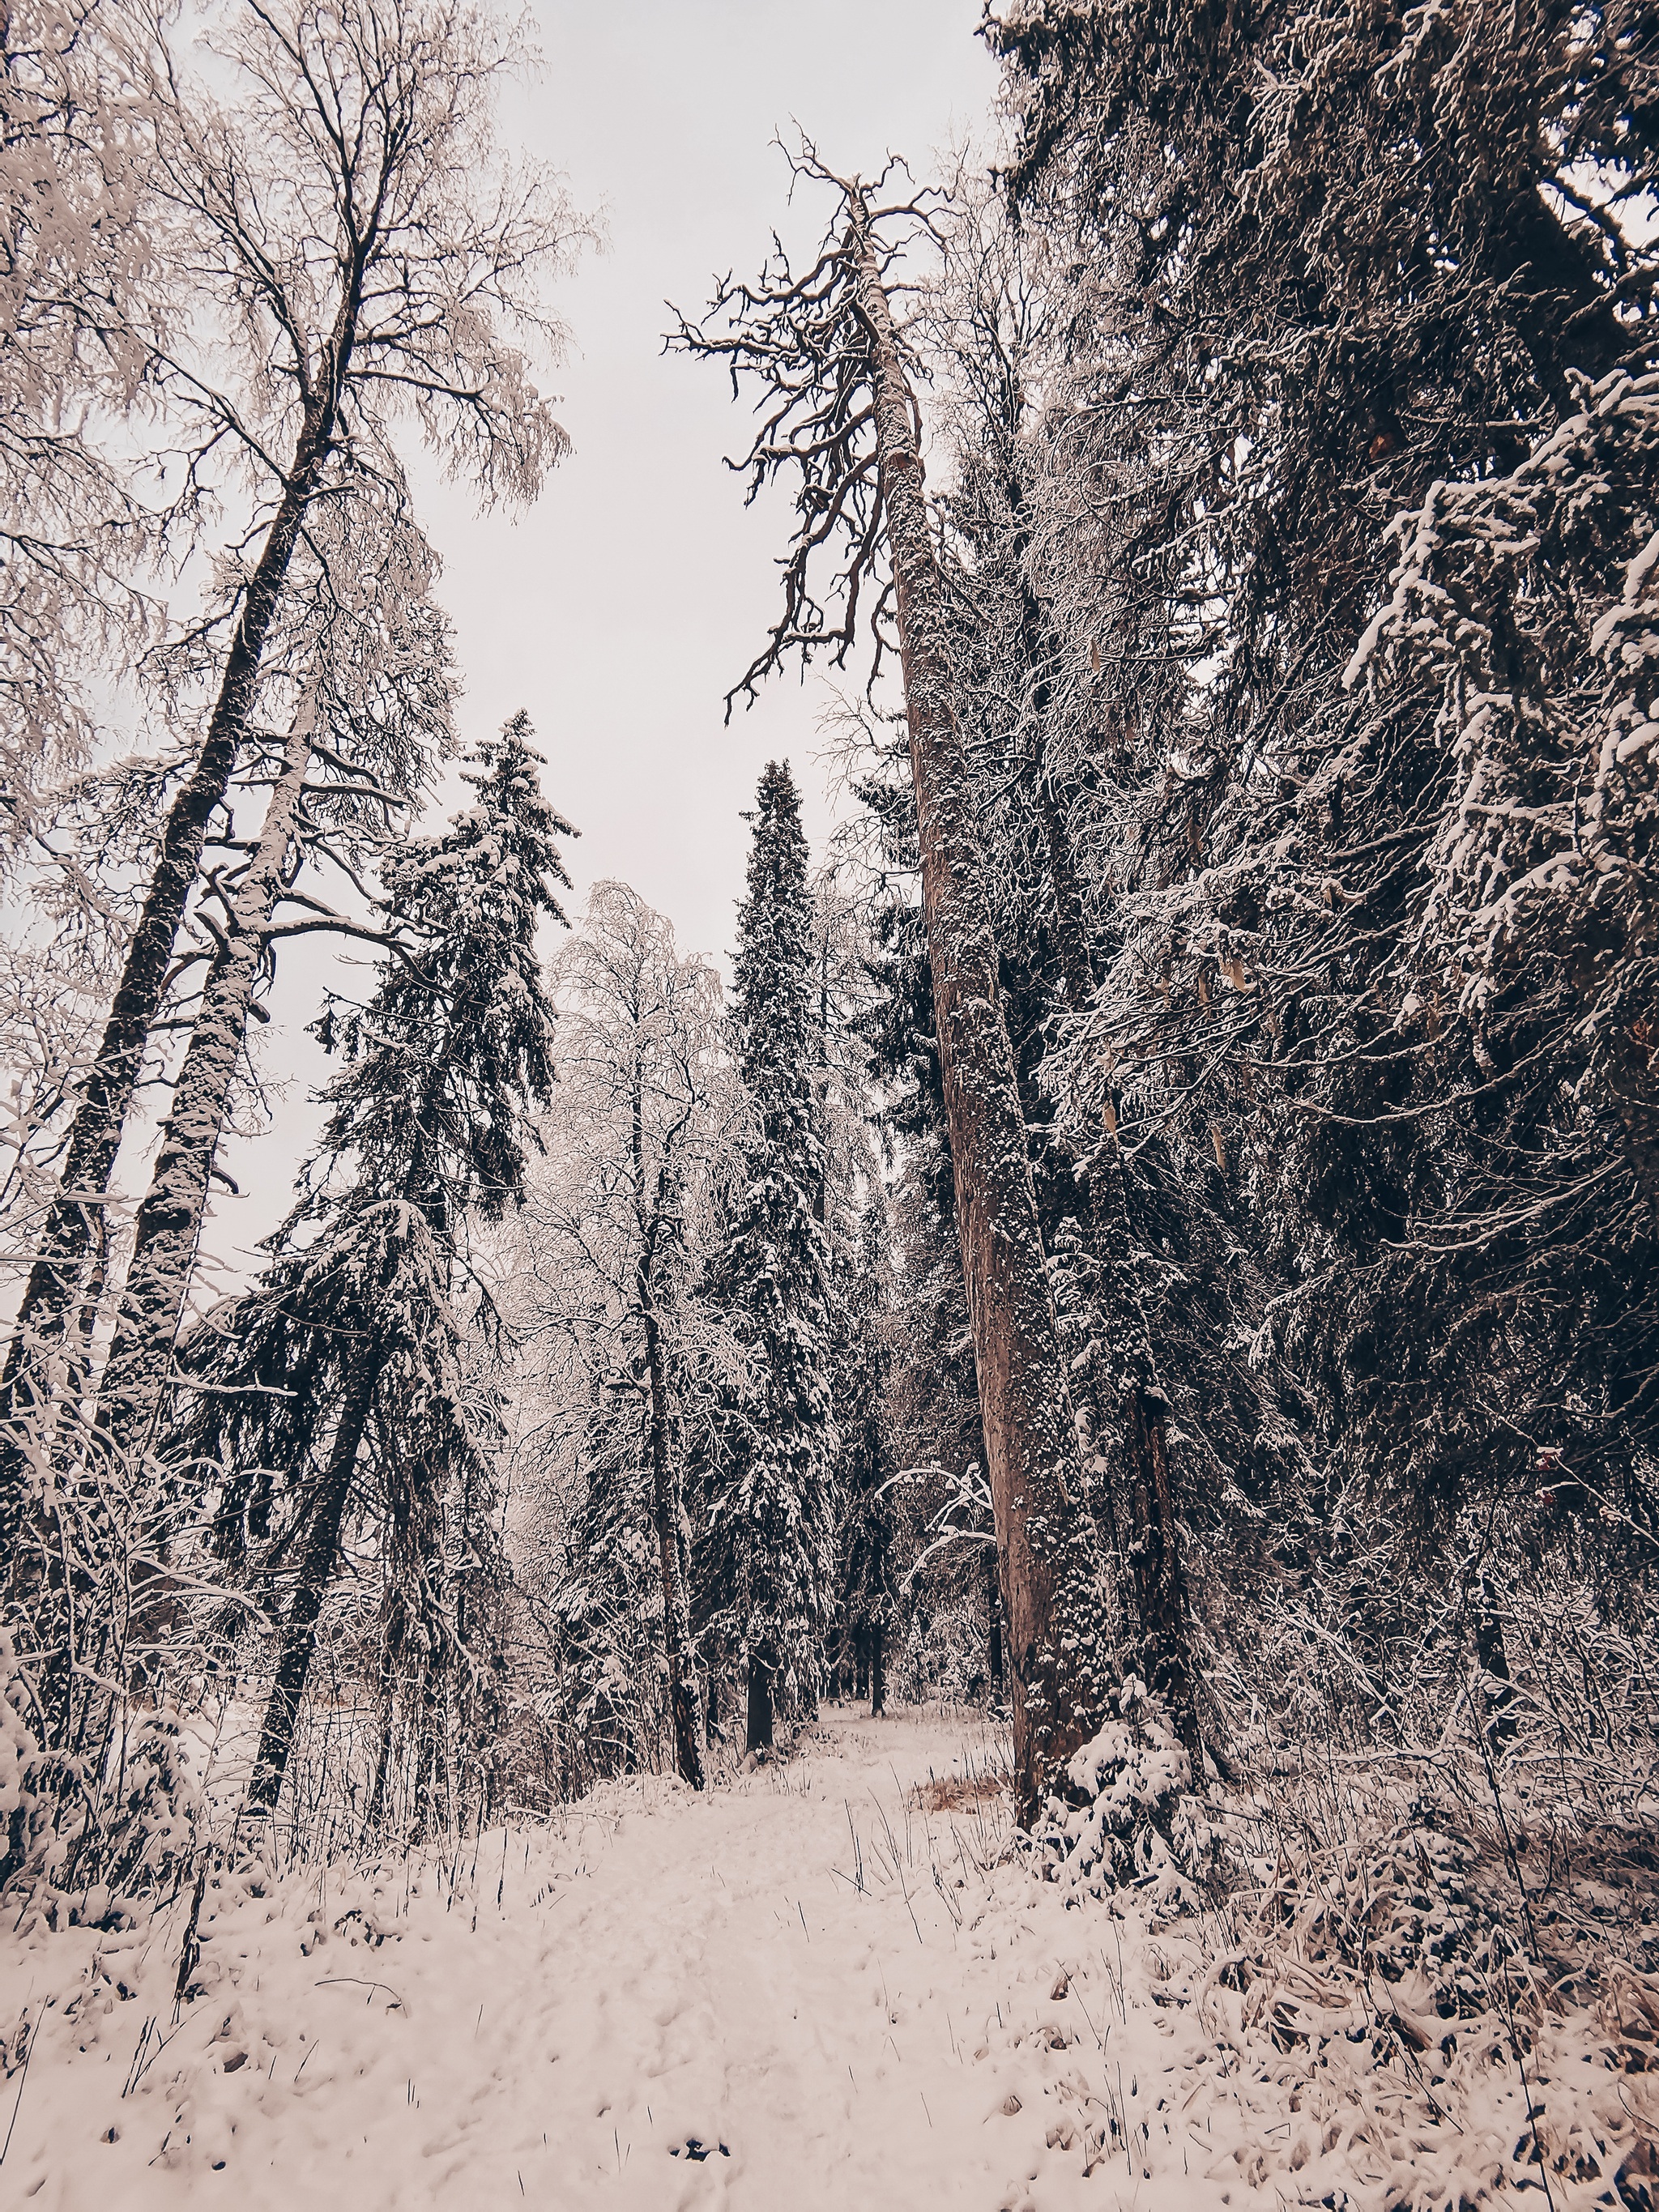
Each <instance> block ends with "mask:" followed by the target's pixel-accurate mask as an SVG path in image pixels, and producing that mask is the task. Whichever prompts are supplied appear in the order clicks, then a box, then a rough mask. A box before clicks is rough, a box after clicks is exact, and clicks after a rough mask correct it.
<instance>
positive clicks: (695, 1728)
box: [644, 1291, 708, 1790]
mask: <svg viewBox="0 0 1659 2212" xmlns="http://www.w3.org/2000/svg"><path fill="white" fill-rule="evenodd" d="M649 1295H650V1294H649V1291H645V1292H644V1296H645V1297H647V1300H648V1298H649ZM645 1354H646V1370H647V1375H648V1377H649V1380H650V1387H651V1504H652V1512H653V1517H654V1519H655V1521H656V1525H657V1553H658V1557H659V1559H660V1560H661V1562H662V1619H663V1633H664V1639H665V1643H666V1644H667V1648H668V1695H669V1701H670V1704H671V1706H672V1708H673V1714H674V1757H675V1763H676V1765H678V1769H679V1775H680V1779H681V1781H683V1782H689V1783H690V1785H691V1787H692V1788H693V1789H694V1790H701V1789H702V1788H703V1787H704V1785H705V1784H706V1783H707V1781H708V1774H707V1772H706V1771H705V1768H704V1765H703V1750H702V1746H703V1726H702V1694H701V1692H700V1691H699V1689H698V1686H697V1670H696V1665H695V1664H694V1662H693V1659H692V1652H691V1605H690V1598H689V1596H688V1595H687V1592H686V1587H685V1582H684V1577H682V1575H681V1573H680V1547H679V1535H678V1528H679V1519H680V1486H679V1484H678V1481H677V1480H675V1470H674V1467H673V1463H672V1457H671V1450H670V1435H669V1416H668V1386H667V1377H666V1376H665V1373H664V1371H663V1353H662V1332H661V1330H660V1328H659V1327H658V1323H657V1316H656V1313H655V1310H654V1309H653V1307H652V1306H651V1305H650V1304H648V1303H647V1305H646V1309H645Z"/></svg>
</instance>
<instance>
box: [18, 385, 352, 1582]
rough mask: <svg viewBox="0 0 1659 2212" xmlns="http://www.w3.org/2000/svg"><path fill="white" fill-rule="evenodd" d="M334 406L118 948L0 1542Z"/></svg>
mask: <svg viewBox="0 0 1659 2212" xmlns="http://www.w3.org/2000/svg"><path fill="white" fill-rule="evenodd" d="M336 405H337V402H336V400H335V398H333V397H332V396H331V397H330V398H327V399H326V400H319V401H318V402H316V403H314V404H313V405H312V406H311V407H309V408H308V409H307V412H306V416H305V419H304V421H303V422H302V424H301V430H300V435H299V439H298V441H297V443H296V445H295V453H294V460H293V465H292V466H291V467H290V469H289V474H288V477H287V478H286V480H285V482H284V483H283V496H282V499H281V501H280V502H279V504H278V506H277V509H276V514H275V516H274V517H273V519H272V521H271V525H270V530H269V531H268V532H266V535H265V542H264V547H263V548H262V549H261V551H260V555H259V559H258V565H257V566H256V568H254V571H253V574H252V577H251V578H250V579H249V580H248V586H247V592H246V598H245V599H243V602H242V613H241V619H240V621H239V622H238V623H237V625H236V630H235V635H234V636H233V637H232V639H231V642H230V651H229V653H228V655H227V656H226V660H225V669H224V675H223V677H222V679H221V682H220V686H219V696H218V699H217V701H216V704H215V706H214V709H213V717H212V720H210V722H209V724H208V731H207V737H206V738H205V740H204V744H203V746H202V750H201V753H200V755H199V756H198V757H197V763H196V767H195V770H194V772H193V774H192V775H191V777H190V780H189V781H188V782H187V783H186V784H185V786H184V787H183V789H182V790H181V791H180V792H179V795H178V797H177V798H176V799H174V800H173V807H172V811H170V812H169V814H168V816H167V827H166V829H164V830H163V832H162V836H161V855H160V857H159V859H158V860H157V862H156V866H155V875H154V877H153V878H151V882H150V886H149V895H148V896H147V897H146V898H145V901H144V908H143V914H142V915H140V916H139V921H138V927H137V929H136V930H135V931H134V933H133V938H132V942H131V945H129V946H128V948H127V957H126V964H125V967H124V969H122V972H121V981H120V985H119V987H118V989H117V991H116V994H115V998H114V1000H113V1002H112V1006H111V1007H110V1012H109V1019H108V1021H107V1022H106V1024H105V1029H104V1035H103V1039H102V1042H100V1046H99V1048H98V1056H97V1058H96V1060H94V1062H93V1065H92V1071H91V1073H90V1075H89V1076H88V1081H87V1087H86V1090H85V1092H84V1093H83V1094H82V1100H81V1103H80V1105H79V1107H78V1108H77V1109H76V1115H75V1119H74V1121H73V1122H72V1123H71V1124H70V1133H69V1148H68V1154H67V1157H66V1158H65V1160H64V1175H63V1187H62V1189H61V1191H60V1193H59V1195H58V1198H57V1200H55V1201H54V1203H53V1205H52V1210H51V1212H50V1213H49V1214H48V1215H47V1217H46V1229H45V1231H44V1233H43V1235H42V1237H41V1241H40V1253H39V1255H38V1256H37V1258H36V1260H35V1262H34V1265H33V1267H32V1268H31V1270H30V1272H29V1278H28V1281H27V1284H26V1285H25V1286H24V1291H23V1298H22V1303H21V1305H20V1306H19V1308H18V1311H17V1319H16V1322H15V1328H14V1330H13V1334H12V1340H11V1345H10V1347H9V1351H8V1353H7V1357H6V1365H5V1371H4V1374H3V1376H0V1539H4V1538H5V1537H7V1536H9V1535H10V1534H12V1533H13V1532H14V1530H15V1525H16V1522H17V1519H18V1517H19V1516H21V1511H22V1498H23V1492H24V1490H25V1487H26V1483H27V1462H26V1460H25V1458H24V1457H23V1455H22V1454H21V1451H20V1449H18V1447H17V1445H16V1443H15V1441H13V1443H11V1444H10V1445H9V1447H8V1446H7V1445H6V1444H5V1443H4V1442H3V1431H4V1428H5V1425H6V1424H8V1423H9V1422H12V1421H15V1419H17V1418H18V1417H19V1415H20V1414H21V1413H26V1412H27V1409H28V1405H29V1403H30V1401H33V1400H38V1399H40V1398H42V1397H45V1396H47V1395H50V1393H49V1389H47V1388H46V1386H45V1384H44V1376H45V1374H46V1370H47V1366H48V1363H49V1362H50V1360H51V1359H52V1358H53V1356H54V1347H55V1346H57V1345H58V1342H59V1341H60V1340H62V1338H63V1337H64V1333H65V1329H66V1327H67V1324H68V1319H69V1316H70V1314H71V1312H72V1311H73V1310H74V1309H75V1306H76V1300H77V1297H78V1296H79V1293H80V1289H81V1281H82V1274H83V1273H84V1271H85V1267H86V1261H87V1255H88V1249H90V1247H91V1246H92V1244H93V1242H94V1229H93V1224H94V1218H96V1216H97V1215H98V1214H99V1213H100V1212H101V1210H102V1208H103V1206H104V1204H105V1199H106V1193H107V1191H108V1188H109V1179H110V1176H111V1174H112V1171H113V1170H114V1166H115V1156H116V1154H117V1152H118V1151H119V1150H120V1146H121V1136H122V1132H123V1131H124V1129H125V1127H126V1118H127V1114H128V1111H129V1109H131V1104H132V1100H133V1094H134V1092H135V1091H136V1090H137V1084H138V1076H139V1071H140V1067H141V1065H142V1063H143V1054H144V1047H145V1045H146V1043H147V1042H148V1040H149V1033H150V1030H151V1027H152V1025H153V1024H154V1023H155V1018H156V1015H157V1013H158V1012H160V1010H161V994H162V991H163V988H164V987H165V985H166V981H167V971H168V969H169V967H170V965H171V963H172V959H173V945H174V944H175V943H176V941H177V939H178V935H179V925H180V923H181V922H182V921H183V920H184V916H185V906H186V904H187V902H188V901H189V897H190V891H191V885H192V884H194V883H195V881H196V877H197V870H198V868H199V867H200V866H201V860H202V848H203V845H204V842H206V838H207V825H208V822H209V819H210V816H211V815H212V813H213V810H214V808H215V807H216V806H217V805H219V803H220V801H221V800H222V799H223V798H224V795H225V793H226V792H227V790H228V788H229V786H230V778H231V773H232V771H233V769H234V767H235V765H236V758H237V755H238V753H239V752H240V750H241V747H242V744H243V743H244V741H245V739H246V735H247V730H248V725H249V721H250V720H251V718H252V712H253V706H254V701H255V696H256V694H257V692H258V682H259V667H260V662H261V660H262V659H263V657H264V647H265V640H266V638H267V636H268V635H269V634H270V625H271V622H272V620H273V619H274V617H275V615H276V608H277V605H278V603H279V601H280V599H281V598H282V592H283V584H284V582H285V581H286V580H287V576H288V571H289V562H291V560H292V559H293V556H294V548H295V544H297V543H298V541H299V536H300V530H301V525H302V524H303V522H304V520H305V516H306V510H307V507H309V505H310V503H311V501H312V499H313V496H314V495H315V492H316V489H317V483H318V479H319V476H320V473H321V471H322V466H323V462H324V459H325V455H326V453H327V450H328V445H329V441H330V439H331V436H332V435H333V427H334V416H335V411H336Z"/></svg>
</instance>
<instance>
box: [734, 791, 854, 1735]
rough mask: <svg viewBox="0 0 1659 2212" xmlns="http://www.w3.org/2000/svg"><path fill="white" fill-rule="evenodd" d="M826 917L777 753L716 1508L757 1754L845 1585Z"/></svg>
mask: <svg viewBox="0 0 1659 2212" xmlns="http://www.w3.org/2000/svg"><path fill="white" fill-rule="evenodd" d="M811 921H812V905H811V891H810V888H809V885H808V881H807V855H806V839H805V835H804V834H803V832H802V829H801V826H800V799H799V793H797V791H796V789H795V784H794V779H793V776H792V775H790V773H789V769H788V766H787V763H780V762H776V761H775V762H773V763H771V764H770V765H769V767H768V768H767V769H766V772H765V774H764V775H763V776H762V778H761V781H760V787H759V789H758V791H757V793H756V794H755V811H754V817H753V837H752V842H751V845H750V854H749V879H748V890H747V893H746V895H745V896H744V900H743V902H742V904H741V905H740V906H739V908H738V942H737V947H736V951H735V953H734V956H733V962H732V967H733V991H732V997H733V1005H732V1033H733V1034H732V1043H733V1048H734V1057H735V1059H736V1061H737V1067H738V1075H739V1077H740V1079H741V1080H742V1082H743V1085H744V1091H745V1092H746V1094H747V1097H748V1103H749V1110H750V1126H749V1128H748V1130H747V1131H746V1132H745V1135H744V1139H742V1140H741V1151H740V1152H739V1155H738V1173H737V1176H736V1177H735V1178H734V1180H733V1184H732V1190H731V1192H730V1194H729V1197H728V1200H727V1212H726V1223H725V1226H724V1233H723V1236H722V1238H721V1243H720V1252H719V1255H718V1256H717V1257H716V1259H715V1261H714V1291H715V1295H716V1296H717V1297H719V1299H720V1302H721V1304H722V1305H723V1307H724V1308H725V1310H726V1314H727V1316H728V1317H729V1324H730V1327H731V1329H732V1335H733V1337H734V1339H735V1340H736V1342H737V1344H738V1346H740V1347H741V1349H742V1351H743V1352H744V1355H745V1366H744V1382H743V1383H742V1385H741V1386H740V1387H739V1388H738V1389H736V1390H734V1391H732V1392H731V1393H730V1394H729V1395H728V1398H727V1401H726V1404H725V1405H724V1406H723V1407H721V1410H720V1419H719V1420H718V1422H717V1425H716V1435H715V1442H714V1454H713V1460H712V1465H711V1469H710V1491H711V1497H710V1507H709V1514H710V1521H711V1524H712V1528H713V1532H714V1542H715V1544H716V1546H717V1547H718V1549H719V1551H720V1553H722V1554H723V1555H724V1559H725V1560H726V1569H725V1571H726V1575H727V1576H729V1587H728V1589H727V1590H726V1592H725V1593H724V1602H725V1606H726V1609H727V1611H728V1613H729V1617H730V1621H731V1631H732V1635H733V1637H734V1638H735V1639H736V1642H737V1646H738V1650H739V1652H740V1653H741V1655H742V1657H743V1661H744V1668H745V1670H746V1677H747V1741H748V1747H749V1749H750V1751H756V1750H758V1749H760V1748H761V1747H763V1746H765V1745H769V1744H770V1743H771V1741H772V1740H773V1729H774V1714H775V1707H776V1705H777V1702H778V1700H779V1699H780V1698H783V1699H787V1701H788V1702H789V1703H790V1704H791V1705H797V1704H804V1705H806V1706H807V1707H808V1708H810V1707H811V1705H812V1704H813V1703H814V1702H815V1701H816V1699H817V1693H818V1690H819V1686H820V1683H819V1670H820V1667H821V1663H822V1661H821V1638H822V1634H823V1628H824V1626H825V1625H826V1623H827V1621H828V1619H829V1608H830V1604H831V1594H832V1583H833V1565H832V1562H833V1556H834V1554H833V1541H834V1528H835V1512H834V1506H833V1503H832V1492H831V1486H830V1477H831V1467H832V1460H833V1452H834V1442H835V1430H834V1423H833V1413H832V1408H831V1404H830V1395H829V1311H828V1294H829V1282H828V1273H829V1250H828V1246H827V1243H826V1240H825V1237H824V1234H823V1223H822V1220H821V1218H820V1201H819V1191H820V1188H821V1185H822V1182H823V1144H824V1133H823V1129H822V1127H821V1126H820V1117H819V1115H818V1113H817V1104H816V1101H815V1099H814V1096H813V1086H812V1079H811V1071H812V1064H813V1060H814V1059H815V1057H816V1055H815V1054H814V1052H813V1036H812V967H813V961H812V949H813V948H812V933H811Z"/></svg>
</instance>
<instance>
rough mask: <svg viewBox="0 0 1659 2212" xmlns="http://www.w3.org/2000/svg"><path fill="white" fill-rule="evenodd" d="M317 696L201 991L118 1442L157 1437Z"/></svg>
mask: <svg viewBox="0 0 1659 2212" xmlns="http://www.w3.org/2000/svg"><path fill="white" fill-rule="evenodd" d="M313 726H314V704H313V702H312V701H310V700H307V702H306V703H305V705H304V706H303V707H302V708H301V712H300V714H299V715H298V716H297V717H296V718H295V725H294V727H293V729H292V730H291V731H290V732H289V738H288V743H287V745H286V747H285V748H284V751H283V766H282V770H281V773H280V774H279V775H278V776H277V779H276V784H275V786H274V787H273V788H272V791H271V793H270V803H269V805H267V807H266V809H265V818H264V823H263V825H262V826H261V829H260V831H259V836H258V842H257V844H256V845H255V847H254V849H253V853H252V858H251V859H250V860H249V862H248V865H247V867H246V871H245V872H244V874H243V877H242V880H241V883H240V886H239V887H238V889H237V892H236V896H235V897H234V899H233V900H232V902H231V904H230V909H229V913H228V918H227V920H228V926H227V928H226V931H225V933H224V936H223V938H222V940H221V943H220V945H219V948H218V951H217V952H216V955H215V957H214V960H213V963H212V965H211V967H210V969H209V971H208V979H207V982H206V984H205V986H204V988H203V992H202V1006H201V1011H200V1012H199V1013H198V1014H197V1018H196V1025H195V1028H194V1029H193V1030H192V1031H191V1040H190V1046H189V1048H188V1050H187V1051H186V1052H185V1062H184V1066H183V1067H182V1068H181V1069H180V1070H179V1082H178V1086H177V1088H176V1089H175V1091H174V1092H173V1111H172V1113H171V1114H170V1115H168V1116H167V1127H166V1129H165V1130H164V1132H163V1133H162V1137H161V1150H160V1152H158V1154H157V1155H156V1160H155V1173H154V1175H153V1176H152V1177H151V1180H150V1186H149V1191H148V1192H147V1193H146V1194H145V1197H144V1201H143V1205H142V1206H140V1207H139V1209H138V1220H137V1230H136V1232H135V1236H134V1239H133V1249H132V1259H131V1264H130V1265H129V1267H128V1269H127V1279H126V1285H125V1290H124V1291H123V1293H122V1298H121V1312H120V1316H119V1319H118V1322H117V1323H116V1329H115V1340H114V1342H113V1344H112V1346H111V1349H110V1357H109V1362H108V1364H107V1365H106V1368H105V1370H104V1379H103V1388H102V1390H101V1392H100V1400H101V1403H100V1421H101V1423H102V1425H104V1427H105V1429H106V1432H107V1433H108V1435H109V1437H110V1439H111V1441H112V1443H114V1444H115V1446H116V1447H117V1448H118V1449H121V1448H125V1447H131V1446H134V1445H137V1446H142V1445H143V1444H144V1443H147V1442H148V1441H149V1435H150V1431H151V1429H152V1427H153V1425H154V1423H155V1415H156V1413H157V1410H158V1409H159V1407H160V1406H161V1397H162V1393H163V1390H164V1388H165V1386H166V1383H167V1370H168V1367H169V1365H170V1364H171V1362H172V1358H173V1344H174V1340H176V1338H177V1336H178V1333H179V1322H180V1320H181V1318H182V1316H183V1314H184V1310H185V1294H186V1292H187V1291H188V1290H189V1287H190V1277H191V1267H192V1266H193V1265H194V1262H195V1258H196V1247H197V1239H198V1238H199V1237H200V1235H201V1230H202V1217H203V1214H204V1211H205V1208H206V1204H207V1194H208V1184H209V1181H210V1176H211V1175H212V1171H213V1163H214V1158H215V1156H216V1153H217V1152H218V1149H219V1139H220V1138H221V1137H222V1135H223V1133H224V1127H225V1115H226V1111H227V1109H228V1105H229V1101H230V1089H231V1085H232V1083H233V1082H234V1079H235V1074H236V1068H237V1065H238V1062H239V1061H240V1058H241V1054H242V1048H243V1045H244V1042H245V1041H246V1036H247V1025H248V1019H249V1015H250V1012H251V1009H252V1005H253V993H254V987H255V986H256V984H257V983H258V979H259V971H260V968H261V965H262V963H263V962H264V951H265V945H266V941H267V939H266V933H267V932H268V930H269V929H270V921H271V916H272V915H273V913H274V912H275V910H276V902H277V900H278V899H279V898H280V896H282V891H283V881H284V878H285V876H286V873H287V869H288V863H289V853H290V851H291V849H292V847H293V842H294V831H295V823H296V822H297V819H298V817H299V811H300V797H301V791H302V789H303V787H304V784H305V780H306V775H307V771H308V769H309V768H310V766H311V757H312V746H313Z"/></svg>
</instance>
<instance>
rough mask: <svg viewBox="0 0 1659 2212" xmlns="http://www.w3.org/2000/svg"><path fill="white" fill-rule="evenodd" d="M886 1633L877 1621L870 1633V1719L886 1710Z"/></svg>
mask: <svg viewBox="0 0 1659 2212" xmlns="http://www.w3.org/2000/svg"><path fill="white" fill-rule="evenodd" d="M886 1656H887V1632H886V1630H885V1629H884V1628H883V1626H882V1625H881V1623H880V1622H879V1621H877V1622H875V1623H874V1625H873V1626H872V1628H871V1631H870V1717H871V1718H872V1720H873V1719H874V1718H875V1717H876V1716H877V1714H878V1713H884V1712H885V1711H886V1710H887V1668H886V1665H885V1663H884V1662H885V1659H886Z"/></svg>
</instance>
